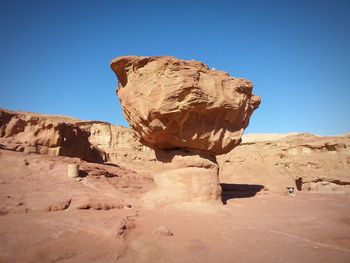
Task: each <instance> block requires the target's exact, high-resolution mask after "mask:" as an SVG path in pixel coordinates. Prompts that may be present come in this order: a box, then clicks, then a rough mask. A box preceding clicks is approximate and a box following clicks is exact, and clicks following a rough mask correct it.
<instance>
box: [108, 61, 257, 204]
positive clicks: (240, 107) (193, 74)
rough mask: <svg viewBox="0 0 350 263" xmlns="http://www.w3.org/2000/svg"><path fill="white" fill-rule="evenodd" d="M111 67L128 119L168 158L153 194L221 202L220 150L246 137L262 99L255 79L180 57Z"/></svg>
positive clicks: (163, 199) (166, 198)
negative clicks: (256, 94) (255, 93)
mask: <svg viewBox="0 0 350 263" xmlns="http://www.w3.org/2000/svg"><path fill="white" fill-rule="evenodd" d="M111 67H112V69H113V71H114V72H115V74H116V75H117V77H118V80H119V84H118V90H117V94H118V96H119V99H120V103H121V105H122V108H123V111H124V114H125V117H126V119H127V120H128V122H129V123H130V125H131V127H132V128H133V129H134V131H135V132H136V134H137V136H138V137H139V138H140V142H141V143H143V144H144V145H147V146H149V147H151V148H153V149H155V151H156V157H157V160H158V161H159V162H161V163H163V165H160V166H159V168H158V171H157V172H156V173H155V174H154V182H155V184H156V189H155V191H153V192H152V193H149V194H148V196H147V197H146V199H147V201H149V199H153V200H154V201H157V202H158V203H174V202H175V203H177V202H183V201H184V202H187V201H190V202H192V201H205V202H212V201H213V202H216V201H218V200H219V199H220V196H221V188H220V184H219V180H218V165H217V163H216V158H215V155H218V154H224V153H227V152H229V151H231V150H232V149H233V148H234V147H235V146H237V145H238V144H239V143H240V142H241V136H242V134H243V131H244V129H245V128H246V127H247V126H248V123H249V118H250V116H251V114H252V113H253V111H254V110H255V109H256V108H257V107H258V106H259V104H260V98H259V97H257V96H254V95H253V94H252V88H253V85H252V83H251V82H250V81H248V80H245V79H240V78H233V77H230V76H229V74H228V73H226V72H222V71H215V70H210V69H209V68H208V66H206V65H205V64H203V63H200V62H196V61H185V60H179V59H176V58H174V57H134V56H128V57H120V58H116V59H114V60H113V61H112V62H111ZM178 149H180V150H178ZM164 157H165V158H164ZM153 203H154V202H153Z"/></svg>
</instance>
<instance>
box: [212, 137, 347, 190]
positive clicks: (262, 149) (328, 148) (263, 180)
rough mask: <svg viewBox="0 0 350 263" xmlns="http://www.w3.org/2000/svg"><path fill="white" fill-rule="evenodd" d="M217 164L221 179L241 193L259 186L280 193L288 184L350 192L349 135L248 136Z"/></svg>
mask: <svg viewBox="0 0 350 263" xmlns="http://www.w3.org/2000/svg"><path fill="white" fill-rule="evenodd" d="M218 163H219V166H220V181H221V182H222V183H223V184H228V183H230V184H231V188H230V189H227V190H229V191H236V190H238V191H240V192H241V194H244V193H243V192H244V191H248V192H249V191H254V188H255V189H256V188H257V187H258V186H260V188H261V189H262V188H264V189H266V190H269V191H271V192H280V193H281V192H284V191H286V187H288V186H292V187H295V190H297V192H299V191H303V192H335V193H341V192H350V134H347V135H344V136H327V137H322V136H315V135H313V134H305V133H304V134H302V133H299V134H298V133H292V134H285V135H281V134H279V135H277V134H272V135H270V134H262V135H259V134H254V135H253V134H252V135H247V136H243V142H242V144H240V145H239V146H238V147H236V148H235V150H234V151H232V152H230V153H228V154H226V155H222V156H220V157H219V158H218ZM232 182H235V185H232ZM238 188H240V189H238Z"/></svg>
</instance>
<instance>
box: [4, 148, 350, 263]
mask: <svg viewBox="0 0 350 263" xmlns="http://www.w3.org/2000/svg"><path fill="white" fill-rule="evenodd" d="M68 163H78V164H79V165H80V169H81V177H80V178H78V179H77V178H68V177H67V164H68ZM226 179H227V178H226ZM225 183H226V184H225V185H224V196H223V199H224V201H225V203H226V205H223V206H222V207H210V206H196V207H189V206H183V207H181V206H177V207H175V206H174V207H163V208H159V209H146V208H144V207H143V205H142V202H141V196H142V194H143V193H144V192H146V191H148V190H149V189H151V188H152V187H153V183H152V180H151V179H150V178H148V177H147V176H140V175H138V174H136V173H135V172H133V171H131V170H128V169H124V168H122V167H118V166H116V165H102V164H92V163H87V162H84V161H81V160H80V159H77V158H68V157H49V156H41V155H35V154H31V155H28V154H23V153H18V152H12V151H6V150H0V262H222V263H224V262H350V209H349V207H350V195H349V194H335V193H327V194H318V193H297V194H296V195H295V196H287V195H283V194H281V193H277V192H271V191H264V189H254V188H247V189H248V190H249V191H248V190H247V189H244V188H242V187H241V188H237V187H235V185H234V182H232V184H230V182H227V180H226V182H225ZM237 189H238V190H237ZM259 190H260V191H259Z"/></svg>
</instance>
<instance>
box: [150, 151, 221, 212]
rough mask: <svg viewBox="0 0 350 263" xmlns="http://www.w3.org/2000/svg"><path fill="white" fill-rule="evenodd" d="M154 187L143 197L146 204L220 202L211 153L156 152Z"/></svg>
mask: <svg viewBox="0 0 350 263" xmlns="http://www.w3.org/2000/svg"><path fill="white" fill-rule="evenodd" d="M156 157H157V164H158V167H159V169H158V172H156V173H155V174H154V176H153V180H154V183H155V188H154V189H153V190H151V191H150V192H148V193H147V194H146V195H145V196H144V201H145V203H146V204H147V205H150V206H160V205H171V204H179V203H187V202H205V203H215V204H222V202H221V187H220V182H219V177H218V165H217V163H216V158H215V156H212V155H208V154H203V153H201V152H192V151H190V152H189V151H184V150H162V151H156Z"/></svg>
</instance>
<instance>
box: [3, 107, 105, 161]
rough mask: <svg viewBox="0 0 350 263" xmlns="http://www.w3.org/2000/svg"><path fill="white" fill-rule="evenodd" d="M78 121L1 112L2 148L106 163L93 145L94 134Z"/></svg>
mask: <svg viewBox="0 0 350 263" xmlns="http://www.w3.org/2000/svg"><path fill="white" fill-rule="evenodd" d="M76 121H77V120H74V119H71V118H68V117H62V116H45V115H41V114H34V113H21V112H12V111H7V110H4V109H0V146H1V148H3V149H7V150H15V151H20V152H25V153H39V154H47V155H51V156H69V157H79V158H81V159H83V160H87V161H91V162H99V163H100V162H103V161H104V156H103V153H102V152H101V151H99V150H98V148H97V147H94V146H92V145H91V143H90V142H89V136H90V133H89V132H88V131H86V130H83V129H81V128H79V126H78V125H75V124H74V123H75V122H76Z"/></svg>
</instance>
